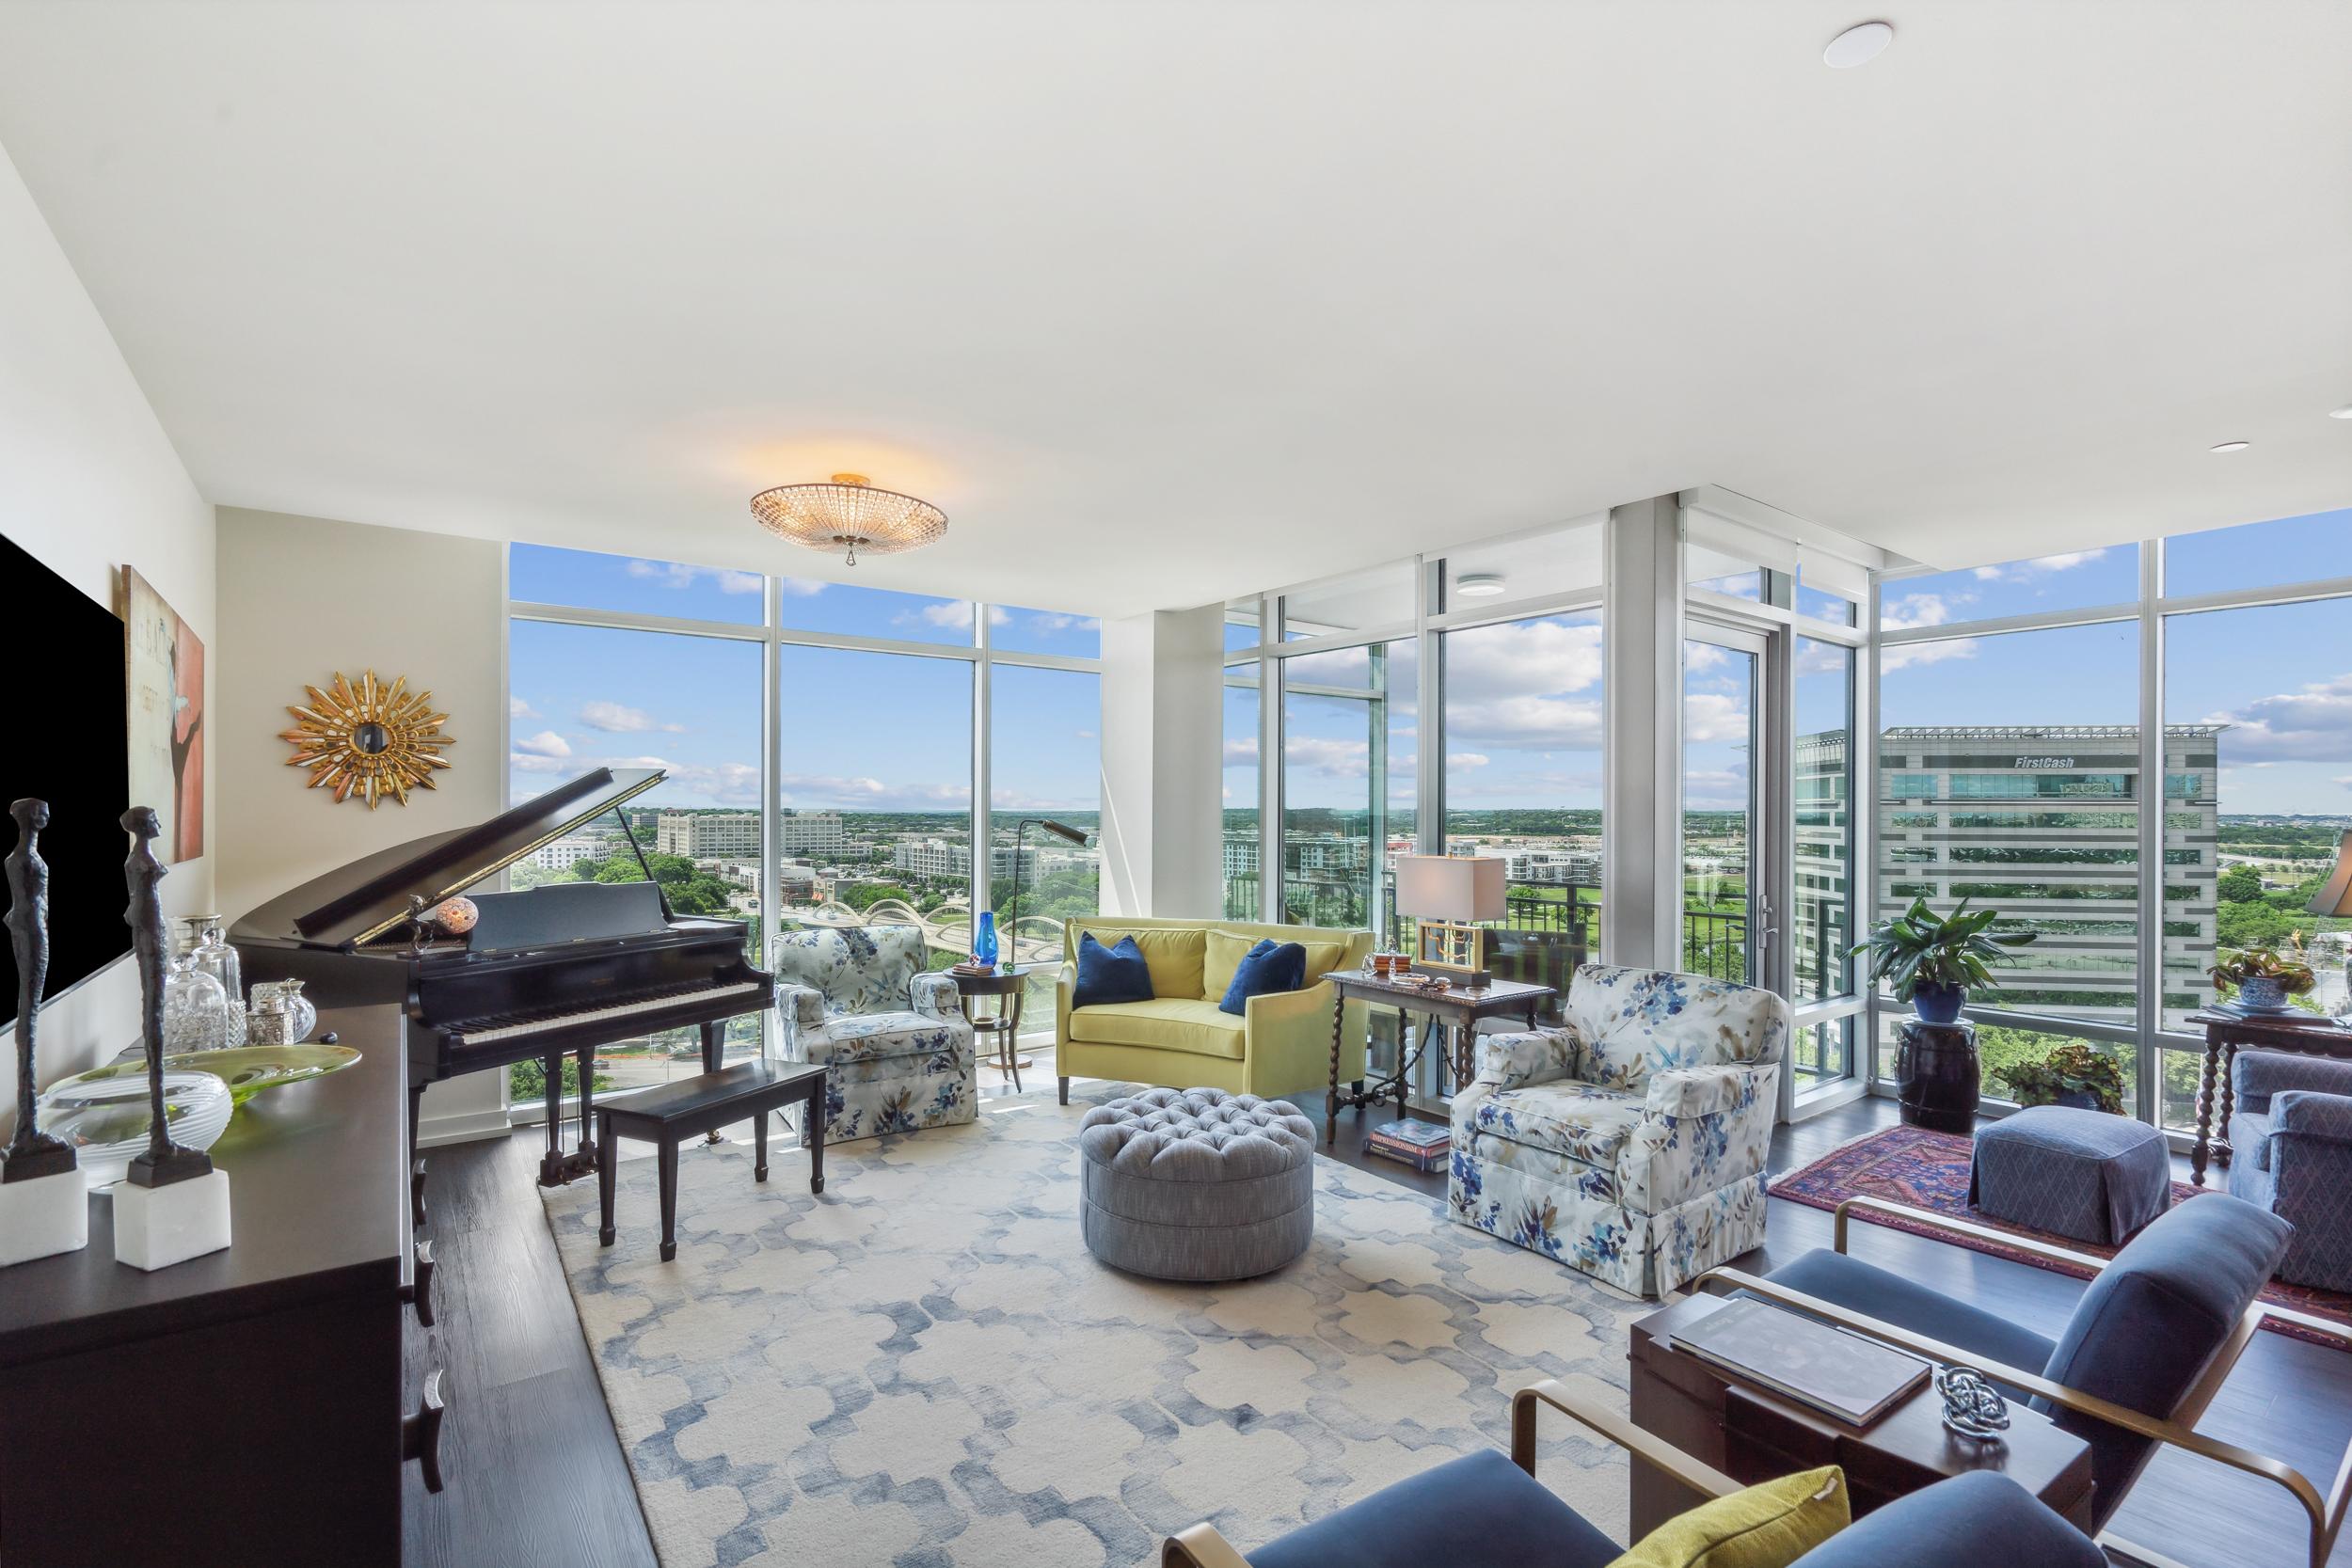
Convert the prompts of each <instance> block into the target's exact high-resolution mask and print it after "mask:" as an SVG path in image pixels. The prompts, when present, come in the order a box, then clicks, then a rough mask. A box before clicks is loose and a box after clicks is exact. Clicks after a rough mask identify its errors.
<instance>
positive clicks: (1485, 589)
mask: <svg viewBox="0 0 2352 1568" xmlns="http://www.w3.org/2000/svg"><path fill="white" fill-rule="evenodd" d="M1454 593H1456V594H1460V595H1461V596H1462V597H1463V598H1466V599H1491V598H1493V597H1494V596H1495V595H1497V594H1501V593H1502V573H1501V572H1464V573H1463V574H1462V575H1461V576H1460V577H1458V578H1454Z"/></svg>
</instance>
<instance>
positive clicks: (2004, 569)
mask: <svg viewBox="0 0 2352 1568" xmlns="http://www.w3.org/2000/svg"><path fill="white" fill-rule="evenodd" d="M2106 553H2107V552H2106V550H2104V549H2097V550H2063V551H2060V552H2059V553H2058V554H2057V555H2042V556H2036V557H2034V559H2032V560H2031V561H2005V562H2001V563H2000V564H1999V565H1997V566H1979V567H1978V568H1977V569H1976V571H1975V572H1974V573H1972V574H1971V575H1972V576H1974V577H1975V578H1976V579H1977V580H1978V581H1979V582H2030V581H2032V580H2033V579H2034V578H2041V577H2048V576H2049V575H2050V574H2052V573H2053V572H2071V571H2073V570H2074V568H2075V567H2077V566H2088V565H2090V563H2091V562H2094V561H2098V560H2102V559H2104V558H2105V557H2106Z"/></svg>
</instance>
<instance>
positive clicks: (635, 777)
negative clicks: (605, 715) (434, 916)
mask: <svg viewBox="0 0 2352 1568" xmlns="http://www.w3.org/2000/svg"><path fill="white" fill-rule="evenodd" d="M665 776H666V775H664V773H663V772H662V770H661V769H660V768H596V770H595V771H593V772H588V773H582V774H581V775H580V777H579V778H577V779H574V780H572V781H571V782H570V783H568V784H559V785H558V786H556V787H555V788H553V789H550V790H548V792H547V793H546V794H544V795H535V796H533V797H532V798H531V799H530V800H525V801H524V802H523V803H522V804H520V805H518V806H513V807H510V808H508V809H507V810H505V811H502V812H501V813H500V814H499V815H498V816H493V817H492V818H490V819H489V820H488V821H487V822H484V823H481V824H479V825H477V826H475V827H471V828H459V829H456V830H454V831H453V832H445V833H435V834H432V835H431V836H429V837H426V838H420V839H413V840H411V841H410V842H408V843H406V844H403V845H400V846H399V847H395V848H391V849H381V850H378V851H377V852H376V853H374V854H373V855H369V856H367V857H365V858H364V859H361V860H358V861H354V862H353V863H351V864H349V865H346V866H343V867H342V868H341V869H340V870H336V871H332V872H329V873H328V874H327V875H326V876H324V877H320V878H317V879H314V880H311V881H308V882H305V883H304V884H303V885H302V886H300V887H298V888H295V889H294V890H293V891H291V892H288V893H283V894H280V895H278V896H277V897H276V898H273V899H271V900H270V901H269V902H268V903H266V904H264V905H262V907H261V908H259V909H257V910H255V911H253V912H252V913H250V914H248V915H246V917H245V918H244V919H243V920H241V921H239V922H237V935H238V937H239V938H240V939H241V940H248V941H249V940H256V939H258V940H261V941H265V942H268V941H274V942H286V941H289V940H291V941H294V942H299V943H301V944H303V945H306V946H311V947H341V948H353V947H358V946H359V945H360V944H362V943H364V942H371V941H373V940H374V939H375V938H377V937H379V936H382V935H383V934H384V933H385V932H387V931H389V930H391V929H392V928H393V927H397V926H401V925H404V924H405V923H406V921H407V919H408V899H409V896H410V895H412V894H413V895H420V896H421V897H422V898H423V899H424V901H425V903H426V904H427V905H433V904H437V903H439V902H440V901H441V900H442V899H444V898H448V897H451V896H452V895H456V894H459V893H463V892H464V891H465V890H466V889H468V888H469V887H471V886H473V885H474V884H475V883H476V882H479V881H482V880H483V879H485V878H489V877H495V876H497V875H498V874H499V873H500V872H501V871H503V870H505V869H506V868H507V867H508V866H510V865H513V864H514V863H516V862H517V861H519V860H521V859H522V858H523V857H524V856H526V855H529V854H531V853H532V851H534V850H537V849H539V848H542V847H545V846H547V845H549V844H552V843H554V842H555V841H556V840H557V839H559V838H562V837H563V836H564V835H565V834H566V833H569V832H572V831H573V830H575V829H577V828H580V827H582V826H584V825H585V824H587V823H590V822H593V821H595V820H596V818H597V817H599V816H603V815H604V814H605V813H606V812H609V811H611V810H612V809H613V808H614V807H616V806H620V805H622V804H625V803H626V802H628V801H629V800H635V799H636V798H637V797H638V796H640V795H643V794H644V792H645V791H647V790H649V789H651V788H652V787H653V786H654V785H656V784H660V782H661V781H662V779H663V778H664V777H665Z"/></svg>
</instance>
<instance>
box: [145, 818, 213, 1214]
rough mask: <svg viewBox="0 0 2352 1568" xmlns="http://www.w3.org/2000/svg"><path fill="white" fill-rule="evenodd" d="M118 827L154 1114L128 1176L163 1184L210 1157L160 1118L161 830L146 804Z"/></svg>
mask: <svg viewBox="0 0 2352 1568" xmlns="http://www.w3.org/2000/svg"><path fill="white" fill-rule="evenodd" d="M122 826H123V830H124V831H125V832H128V833H129V834H130V835H131V858H130V859H128V860H126V861H124V862H123V863H122V879H123V882H124V883H125V884H126V885H127V886H128V887H129V888H130V890H131V907H130V908H129V909H127V910H125V911H122V918H123V920H124V921H125V922H127V923H128V924H129V926H130V927H131V951H132V954H133V958H134V961H135V963H136V964H137V965H138V971H139V1026H140V1028H141V1029H142V1030H144V1031H145V1033H146V1036H147V1103H148V1108H149V1111H150V1113H151V1115H152V1116H153V1117H154V1118H155V1119H154V1125H153V1126H151V1128H149V1129H148V1135H147V1150H146V1152H145V1153H142V1154H139V1155H137V1156H135V1157H134V1158H133V1160H132V1161H131V1171H130V1180H131V1183H132V1185H134V1186H138V1187H167V1186H169V1185H170V1184H171V1183H173V1182H175V1181H186V1180H192V1179H194V1178H196V1177H199V1176H209V1175H211V1174H212V1169H213V1160H212V1156H211V1155H209V1154H206V1153H205V1152H204V1151H203V1150H202V1149H200V1148H182V1147H181V1146H180V1145H178V1144H176V1143H173V1142H172V1141H171V1130H170V1127H169V1126H168V1124H167V1122H166V1120H165V1117H164V955H165V954H166V953H167V952H168V951H169V949H168V948H167V947H166V946H165V945H164V901H163V895H162V894H161V892H160V891H159V889H160V888H161V885H162V883H163V879H164V877H165V875H166V874H167V868H166V866H165V865H164V863H163V862H161V861H159V860H157V859H156V858H155V851H154V850H153V849H152V848H151V847H149V846H150V845H151V844H152V843H153V841H154V840H155V839H156V838H158V837H160V836H161V835H162V833H163V831H164V830H163V825H162V824H161V823H160V822H158V821H156V819H155V808H154V807H152V806H133V807H132V808H131V809H130V810H129V811H126V812H124V813H123V814H122Z"/></svg>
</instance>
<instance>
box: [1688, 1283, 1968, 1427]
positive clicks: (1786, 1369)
mask: <svg viewBox="0 0 2352 1568" xmlns="http://www.w3.org/2000/svg"><path fill="white" fill-rule="evenodd" d="M1674 1342H1675V1343H1676V1344H1677V1345H1678V1346H1680V1347H1681V1348H1682V1349H1684V1350H1687V1351H1689V1352H1690V1353H1691V1354H1692V1355H1695V1356H1697V1357H1698V1358H1699V1359H1700V1360H1702V1361H1706V1362H1708V1363H1710V1364H1712V1365H1714V1366H1717V1367H1720V1368H1722V1369H1723V1370H1724V1371H1727V1372H1729V1373H1731V1374H1732V1375H1733V1376H1735V1377H1739V1378H1741V1379H1744V1380H1746V1381H1747V1382H1750V1383H1753V1384H1756V1386H1759V1387H1762V1388H1767V1389H1770V1390H1771V1391H1772V1392H1773V1393H1775V1394H1778V1395H1780V1396H1781V1397H1782V1398H1784V1399H1789V1400H1794V1401H1795V1402H1797V1403H1799V1404H1802V1405H1804V1406H1806V1407H1808V1408H1810V1409H1813V1410H1818V1411H1820V1413H1821V1414H1823V1415H1825V1416H1830V1417H1834V1418H1836V1419H1838V1420H1840V1421H1844V1422H1846V1423H1847V1424H1848V1425H1850V1426H1857V1427H1867V1426H1868V1425H1869V1424H1870V1423H1871V1422H1873V1421H1875V1420H1877V1419H1878V1418H1880V1417H1881V1416H1883V1415H1885V1414H1886V1413H1887V1411H1889V1410H1891V1409H1893V1408H1894V1407H1895V1405H1897V1404H1898V1403H1899V1402H1901V1401H1902V1400H1903V1399H1904V1398H1905V1397H1906V1396H1908V1395H1909V1394H1910V1393H1911V1391H1912V1390H1913V1389H1915V1388H1916V1387H1918V1386H1919V1385H1920V1384H1922V1383H1924V1382H1926V1381H1927V1376H1928V1364H1927V1363H1926V1362H1925V1361H1922V1360H1920V1359H1919V1358H1918V1357H1917V1356H1915V1355H1906V1354H1903V1353H1902V1352H1901V1351H1899V1350H1894V1349H1891V1348H1889V1347H1888V1346H1886V1345H1883V1344H1881V1343H1879V1342H1878V1341H1877V1340H1875V1339H1866V1338H1863V1337H1862V1336H1860V1335H1858V1334H1849V1333H1848V1332H1846V1331H1845V1330H1844V1329H1842V1328H1835V1327H1832V1326H1831V1325H1830V1324H1828V1323H1822V1322H1821V1321H1820V1320H1819V1319H1817V1318H1808V1317H1806V1316H1805V1315H1804V1313H1802V1312H1791V1311H1789V1310H1788V1308H1787V1307H1776V1306H1774V1305H1773V1304H1772V1303H1771V1302H1769V1301H1759V1300H1756V1298H1754V1297H1752V1296H1743V1297H1737V1298H1735V1299H1734V1300H1733V1301H1732V1302H1731V1303H1730V1305H1728V1306H1726V1307H1723V1308H1722V1309H1721V1310H1719V1311H1715V1312H1710V1313H1708V1315H1707V1316H1706V1317H1704V1318H1701V1319H1700V1320H1699V1321H1698V1322H1696V1323H1692V1325H1691V1326H1690V1327H1689V1328H1687V1329H1682V1330H1679V1331H1677V1333H1676V1335H1675V1338H1674Z"/></svg>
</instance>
